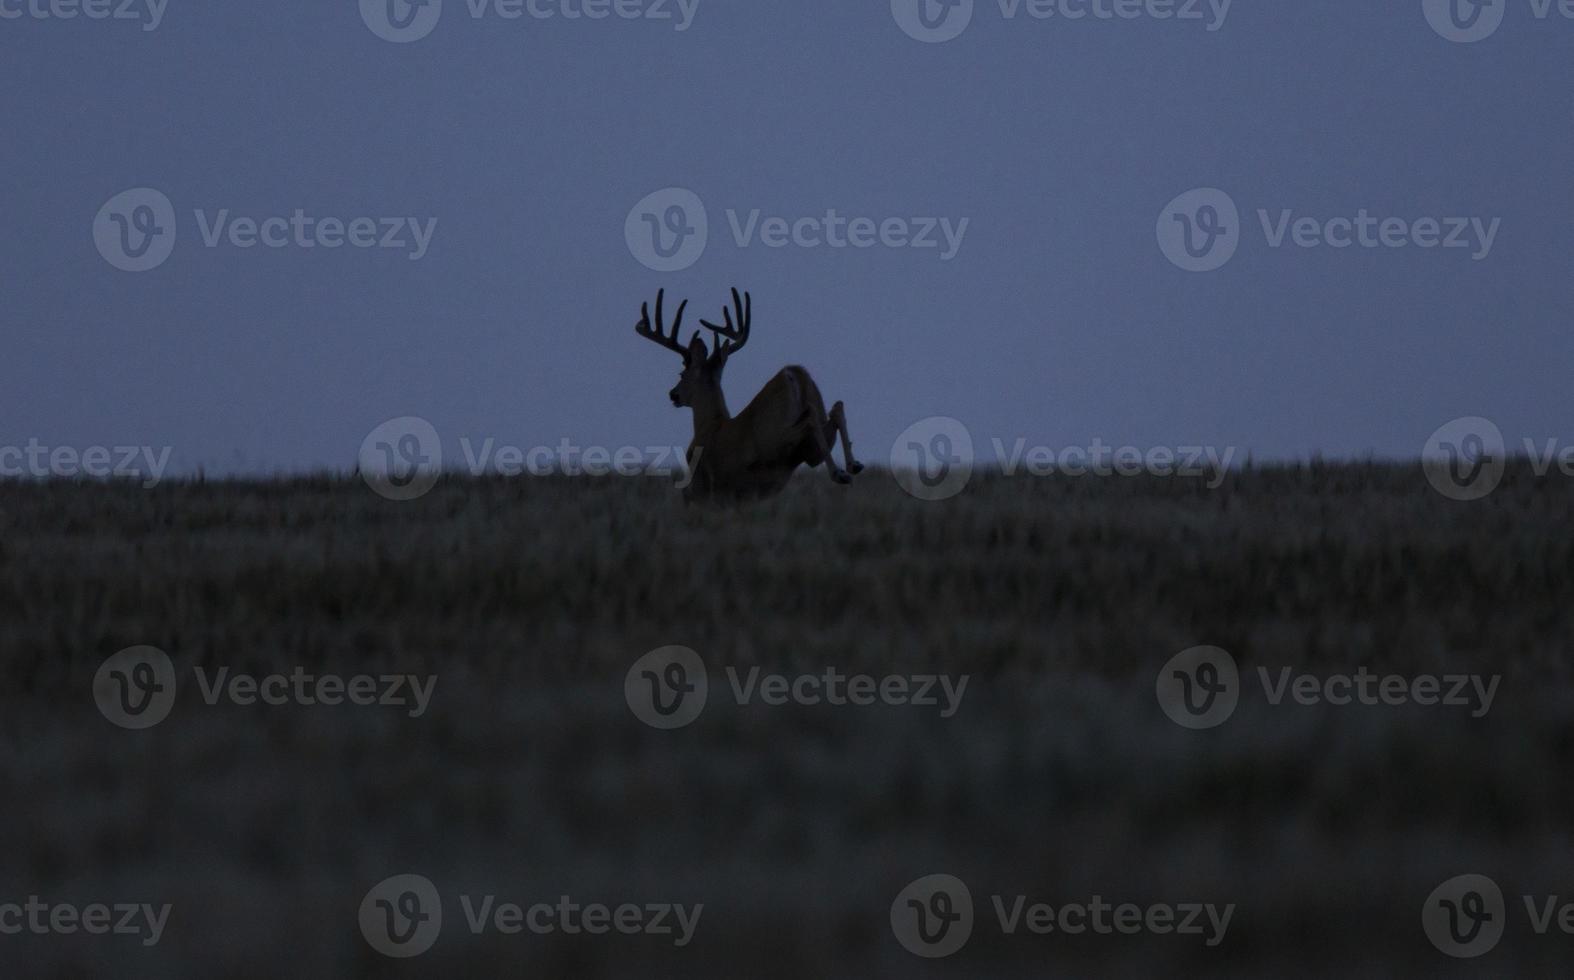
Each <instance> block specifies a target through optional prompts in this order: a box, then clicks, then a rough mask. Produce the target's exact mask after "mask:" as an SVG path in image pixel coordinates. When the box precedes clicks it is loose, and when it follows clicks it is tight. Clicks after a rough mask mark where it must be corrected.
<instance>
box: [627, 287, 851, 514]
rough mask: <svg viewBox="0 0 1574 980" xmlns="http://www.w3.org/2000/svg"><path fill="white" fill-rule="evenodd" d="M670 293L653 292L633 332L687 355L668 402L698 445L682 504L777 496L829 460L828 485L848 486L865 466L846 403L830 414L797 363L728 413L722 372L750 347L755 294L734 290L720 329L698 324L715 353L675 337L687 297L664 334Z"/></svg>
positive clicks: (692, 450) (690, 453) (691, 456)
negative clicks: (685, 414) (687, 416)
mask: <svg viewBox="0 0 1574 980" xmlns="http://www.w3.org/2000/svg"><path fill="white" fill-rule="evenodd" d="M665 295H666V290H665V289H662V290H659V291H657V293H656V318H655V320H654V321H652V320H651V317H650V304H648V303H641V304H640V319H639V323H637V324H635V326H634V331H635V333H637V334H639V335H640V336H641V337H644V338H645V339H646V340H650V341H653V342H655V343H657V344H660V345H661V346H662V347H665V348H666V349H667V350H669V351H672V352H673V353H674V354H677V355H678V356H680V357H682V358H683V371H682V373H681V374H679V375H678V383H677V385H676V386H675V387H674V388H673V389H672V391H670V392H668V397H670V398H671V399H672V404H673V405H674V406H675V407H677V408H688V409H691V410H692V411H693V413H694V440H693V441H692V442H691V443H689V449H688V454H687V459H688V464H689V475H690V480H689V484H688V486H686V487H685V488H684V489H683V499H684V502H685V503H688V502H691V501H696V500H704V499H732V500H745V499H762V498H765V497H770V496H774V495H775V494H777V493H780V492H781V490H782V489H783V488H784V487H786V486H787V483H788V481H789V480H790V479H792V475H793V472H794V471H795V470H797V468H798V466H799V464H804V465H807V466H809V467H811V468H812V467H816V466H819V465H820V464H821V463H824V464H825V468H826V471H827V472H828V473H829V474H830V478H831V481H832V482H833V483H837V484H843V485H845V484H848V483H851V482H852V480H853V475H854V474H857V473H860V472H862V471H863V468H864V467H863V464H862V463H860V462H858V460H857V459H855V458H854V457H853V441H852V437H851V436H849V435H848V433H847V414H846V410H845V409H844V408H843V407H842V403H841V402H837V403H836V404H835V405H832V406H831V410H830V411H829V412H827V411H826V410H825V400H824V399H823V398H822V397H821V395H820V387H819V385H817V384H815V383H814V379H813V378H811V377H809V372H808V371H806V370H804V369H803V368H802V367H799V366H798V365H796V364H792V365H788V366H787V367H784V368H782V369H781V370H780V371H778V372H776V374H775V375H774V376H773V377H772V378H771V379H770V380H769V381H767V382H766V383H765V387H763V388H761V389H760V392H759V394H757V395H755V396H754V398H753V399H752V400H751V401H750V402H749V404H748V405H746V406H745V407H744V409H743V411H741V412H739V413H738V414H737V415H733V414H732V413H731V412H729V411H728V410H727V398H726V396H725V395H724V394H723V393H722V390H721V375H722V371H723V370H725V369H726V367H727V360H728V359H729V358H730V357H732V355H734V354H736V353H738V351H740V350H742V349H743V347H744V345H745V344H747V343H748V342H749V327H750V324H751V323H752V322H753V318H754V298H753V297H752V296H750V295H749V294H748V293H747V292H745V293H744V294H743V295H742V296H739V295H738V290H737V289H736V288H734V289H733V290H732V308H731V309H728V308H727V307H726V306H723V307H722V320H723V323H722V325H721V326H718V325H716V324H714V323H711V322H709V321H707V320H701V321H700V326H702V327H704V328H705V329H706V330H709V331H710V332H711V333H712V334H714V335H715V336H714V338H713V340H714V343H715V348H714V349H712V350H708V349H707V348H706V346H705V341H704V340H703V339H702V338H701V336H700V332H699V331H698V330H696V331H694V338H693V339H692V340H690V341H689V344H688V346H687V347H685V346H684V345H683V342H682V341H681V340H679V339H678V331H679V330H680V329H682V326H683V311H684V310H685V309H687V308H688V305H689V301H688V300H684V301H683V302H682V303H681V304H679V306H678V312H677V315H676V316H675V317H674V318H673V322H672V332H671V333H668V332H667V329H666V326H665V324H664V323H663V320H662V311H661V305H662V300H663V298H664V297H665ZM734 314H736V315H737V320H736V322H734V320H733V315H734ZM838 438H840V439H841V443H842V459H843V461H844V462H845V463H846V464H847V465H846V468H845V469H843V468H842V467H840V466H837V465H836V460H835V459H834V458H833V457H832V455H831V450H832V448H833V447H834V445H835V443H836V440H837V439H838Z"/></svg>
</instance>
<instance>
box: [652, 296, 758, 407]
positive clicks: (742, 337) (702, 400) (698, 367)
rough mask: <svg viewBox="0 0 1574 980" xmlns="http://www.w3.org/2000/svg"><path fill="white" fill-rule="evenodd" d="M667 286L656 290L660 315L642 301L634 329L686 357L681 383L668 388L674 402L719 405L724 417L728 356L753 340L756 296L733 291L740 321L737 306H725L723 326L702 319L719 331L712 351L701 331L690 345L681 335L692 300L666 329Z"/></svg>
mask: <svg viewBox="0 0 1574 980" xmlns="http://www.w3.org/2000/svg"><path fill="white" fill-rule="evenodd" d="M665 296H666V290H664V289H663V290H660V291H659V292H657V293H656V319H655V320H654V321H652V320H651V318H650V308H649V306H648V304H641V305H640V320H639V323H638V324H636V325H635V327H634V332H635V333H638V334H639V335H640V336H641V337H644V338H645V339H647V340H652V341H655V342H656V343H658V344H660V345H661V346H663V347H665V348H666V349H667V350H670V351H672V352H673V353H675V354H677V355H679V356H680V357H682V358H683V370H682V372H681V373H680V374H679V375H678V383H677V385H676V386H675V387H674V388H673V389H672V390H671V391H670V392H668V393H667V394H668V397H670V398H671V399H672V404H673V405H675V406H677V407H678V408H691V407H692V408H695V409H696V410H700V409H709V410H715V409H717V408H719V410H720V412H721V414H722V417H726V401H725V399H724V398H723V397H722V393H721V375H722V370H723V369H724V368H726V366H727V358H728V357H730V356H732V355H733V354H734V353H736V352H737V351H739V350H742V349H743V345H744V344H746V343H748V342H749V323H750V321H751V320H752V319H753V312H754V300H753V298H752V297H751V296H749V294H748V293H744V294H743V295H742V297H740V296H739V295H738V291H737V290H736V289H734V290H733V291H732V304H733V309H734V310H736V312H737V314H738V320H737V323H736V324H735V323H733V319H732V315H733V310H728V309H726V308H723V309H722V319H723V321H724V325H723V326H717V325H716V324H714V323H711V322H709V321H706V320H701V321H700V326H702V327H704V328H705V329H706V330H709V331H710V332H711V333H713V334H715V343H716V349H715V350H714V351H710V350H708V349H707V348H706V346H705V341H704V340H702V339H701V338H700V332H699V331H698V330H696V331H694V337H693V339H691V340H690V341H689V345H688V346H687V347H685V346H683V343H682V341H681V340H679V339H678V331H679V330H680V329H681V328H682V326H683V311H684V310H685V309H686V308H687V307H688V305H689V302H688V300H684V301H683V302H682V303H681V304H680V305H679V306H678V312H677V315H676V316H675V317H674V318H673V321H672V332H671V333H670V334H669V333H667V332H666V325H665V323H664V322H663V319H662V315H661V304H662V300H663V299H664V298H665Z"/></svg>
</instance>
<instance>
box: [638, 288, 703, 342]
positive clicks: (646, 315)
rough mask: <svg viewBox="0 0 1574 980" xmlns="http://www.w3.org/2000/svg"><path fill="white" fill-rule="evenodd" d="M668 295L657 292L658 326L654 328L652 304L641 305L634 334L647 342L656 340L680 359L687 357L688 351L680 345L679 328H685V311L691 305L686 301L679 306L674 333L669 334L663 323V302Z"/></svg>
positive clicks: (664, 291) (662, 290)
mask: <svg viewBox="0 0 1574 980" xmlns="http://www.w3.org/2000/svg"><path fill="white" fill-rule="evenodd" d="M666 293H667V291H666V290H665V289H660V290H657V291H656V325H655V327H654V328H652V327H651V325H650V304H648V303H641V304H639V313H640V317H639V323H637V324H635V325H634V332H635V333H637V334H639V335H640V336H641V337H644V338H645V339H646V340H654V341H655V342H656V343H658V344H660V345H661V346H663V347H665V348H667V350H670V351H672V352H673V353H675V354H677V355H679V356H680V357H687V356H688V350H687V349H686V348H685V347H684V346H683V345H682V344H680V343H678V328H679V327H681V326H683V310H684V308H685V307H687V306H688V305H689V301H688V300H684V301H683V302H682V303H681V304H679V306H678V315H677V317H675V318H674V319H673V321H672V333H671V334H667V333H666V332H665V328H664V326H663V324H662V322H661V300H662V297H663V296H665V295H666Z"/></svg>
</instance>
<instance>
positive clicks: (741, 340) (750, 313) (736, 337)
mask: <svg viewBox="0 0 1574 980" xmlns="http://www.w3.org/2000/svg"><path fill="white" fill-rule="evenodd" d="M732 305H733V309H735V310H737V312H738V324H737V326H733V323H732V310H729V309H727V308H726V307H725V306H724V307H722V309H721V315H722V317H723V319H725V320H726V322H727V325H726V326H725V327H718V326H716V324H714V323H711V322H710V321H708V320H701V321H700V326H702V327H704V328H705V329H706V330H709V331H710V332H711V333H714V334H715V335H716V353H718V354H735V353H737V352H738V351H740V350H742V349H743V345H744V344H747V343H748V342H749V322H750V321H751V320H753V319H754V298H753V297H751V296H750V295H749V294H748V293H744V294H743V296H742V298H739V296H738V290H737V289H736V288H734V289H733V291H732ZM724 340H725V341H727V343H726V344H725V345H723V344H722V341H724Z"/></svg>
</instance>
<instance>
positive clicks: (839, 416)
mask: <svg viewBox="0 0 1574 980" xmlns="http://www.w3.org/2000/svg"><path fill="white" fill-rule="evenodd" d="M828 421H829V425H828V426H827V428H826V430H825V434H826V437H827V438H828V439H832V440H834V439H835V438H836V436H837V435H838V434H839V435H840V436H841V437H842V459H843V460H844V461H845V462H846V463H847V472H848V473H852V474H855V475H856V474H858V473H862V472H863V471H864V464H862V463H860V462H858V460H856V459H854V458H853V437H852V436H850V435H848V434H847V411H846V410H845V409H843V408H842V403H841V402H837V403H836V404H835V405H832V406H831V416H830V419H829V420H828Z"/></svg>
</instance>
